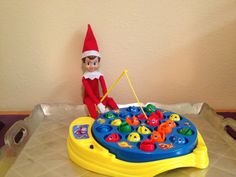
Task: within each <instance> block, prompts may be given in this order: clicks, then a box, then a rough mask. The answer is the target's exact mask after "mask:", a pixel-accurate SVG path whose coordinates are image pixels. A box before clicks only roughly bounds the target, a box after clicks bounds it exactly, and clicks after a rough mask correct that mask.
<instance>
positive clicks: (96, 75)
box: [83, 71, 103, 80]
mask: <svg viewBox="0 0 236 177" xmlns="http://www.w3.org/2000/svg"><path fill="white" fill-rule="evenodd" d="M100 76H103V74H102V73H100V72H99V71H93V72H88V71H86V72H85V73H84V75H83V77H84V78H85V79H91V80H93V79H99V77H100Z"/></svg>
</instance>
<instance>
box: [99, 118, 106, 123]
mask: <svg viewBox="0 0 236 177" xmlns="http://www.w3.org/2000/svg"><path fill="white" fill-rule="evenodd" d="M97 121H98V123H99V124H104V123H105V122H106V121H105V119H102V118H99V119H98V120H97Z"/></svg>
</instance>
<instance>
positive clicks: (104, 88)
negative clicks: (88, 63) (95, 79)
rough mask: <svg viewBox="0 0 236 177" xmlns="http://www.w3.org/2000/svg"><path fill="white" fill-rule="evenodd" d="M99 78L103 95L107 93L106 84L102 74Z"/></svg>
mask: <svg viewBox="0 0 236 177" xmlns="http://www.w3.org/2000/svg"><path fill="white" fill-rule="evenodd" d="M99 80H100V82H101V87H102V93H103V95H105V94H106V93H107V86H106V82H105V79H104V77H103V76H100V78H99Z"/></svg>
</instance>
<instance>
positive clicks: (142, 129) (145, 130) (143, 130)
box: [138, 125, 151, 135]
mask: <svg viewBox="0 0 236 177" xmlns="http://www.w3.org/2000/svg"><path fill="white" fill-rule="evenodd" d="M138 132H139V133H140V134H144V135H148V134H151V131H150V130H149V129H148V128H147V127H146V126H144V125H141V126H139V127H138Z"/></svg>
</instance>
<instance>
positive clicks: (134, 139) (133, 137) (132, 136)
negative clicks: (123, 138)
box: [127, 132, 140, 142]
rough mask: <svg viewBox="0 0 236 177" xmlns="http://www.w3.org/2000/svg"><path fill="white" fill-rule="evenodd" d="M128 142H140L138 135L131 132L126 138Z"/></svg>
mask: <svg viewBox="0 0 236 177" xmlns="http://www.w3.org/2000/svg"><path fill="white" fill-rule="evenodd" d="M127 139H128V141H130V142H139V141H140V135H139V134H138V133H137V132H132V133H130V134H129V136H128V138H127Z"/></svg>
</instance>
